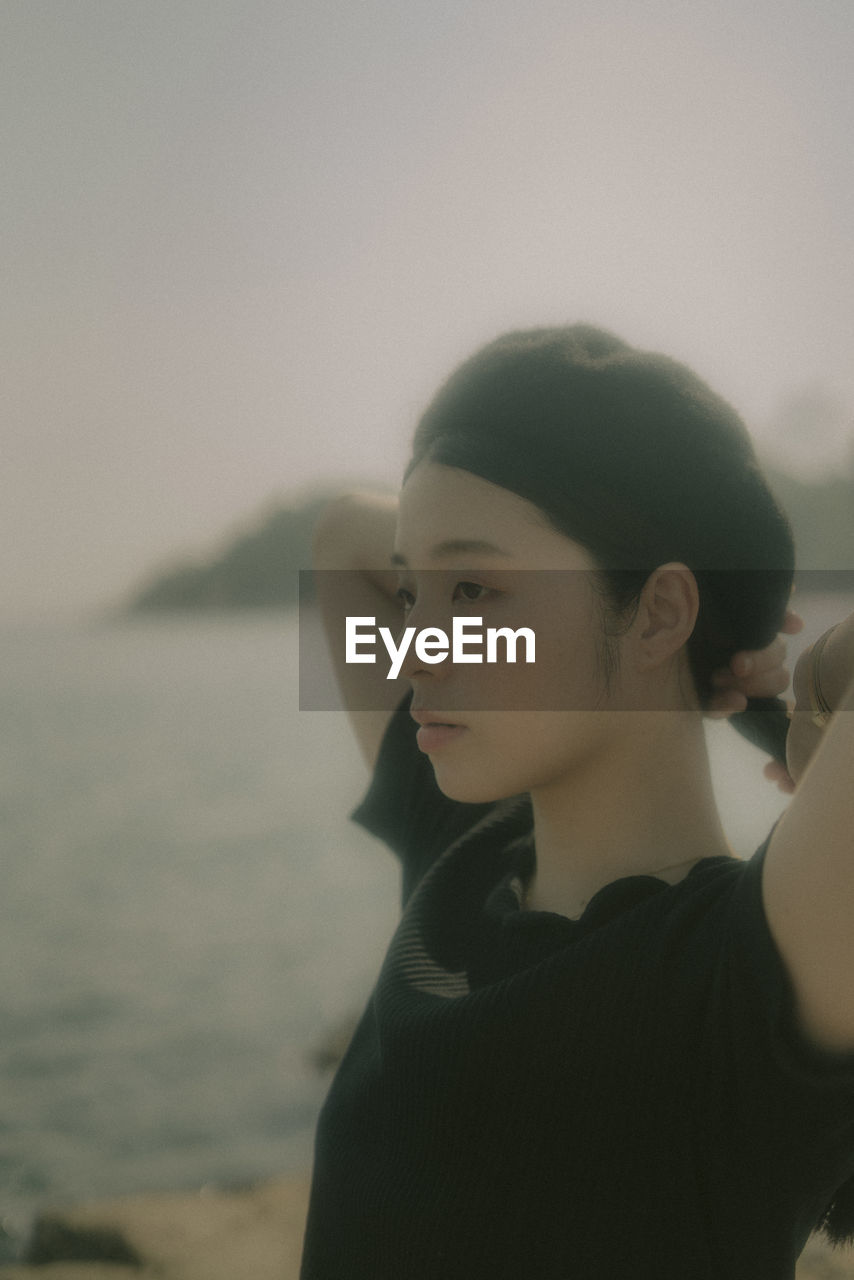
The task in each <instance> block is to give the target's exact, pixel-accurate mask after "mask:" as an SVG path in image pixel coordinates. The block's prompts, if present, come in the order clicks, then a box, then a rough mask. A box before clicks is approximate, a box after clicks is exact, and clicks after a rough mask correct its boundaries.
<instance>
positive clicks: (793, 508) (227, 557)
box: [128, 468, 854, 613]
mask: <svg viewBox="0 0 854 1280" xmlns="http://www.w3.org/2000/svg"><path fill="white" fill-rule="evenodd" d="M766 474H767V475H768V477H769V480H770V483H771V486H772V488H773V489H774V492H775V493H776V495H777V497H778V499H779V501H780V502H781V503H782V505H783V507H784V509H785V511H786V512H787V514H788V516H789V518H790V520H791V522H792V526H793V528H794V531H795V541H796V545H797V548H798V564H799V566H800V567H801V568H803V569H809V570H817V569H823V570H837V571H838V570H843V569H844V570H848V573H846V574H845V575H842V574H839V573H836V574H828V575H823V578H822V587H823V588H824V589H829V590H832V589H833V588H834V587H836V586H839V587H844V588H845V589H847V590H854V475H852V474H849V475H847V476H839V477H833V478H832V479H830V480H826V481H823V482H820V483H815V482H813V483H810V482H807V481H804V480H798V479H796V478H795V477H794V476H791V475H788V474H787V473H785V472H783V471H777V470H774V469H771V468H766ZM331 497H332V492H331V491H330V492H324V491H317V492H315V493H313V494H312V495H311V496H310V497H308V498H305V499H303V500H302V501H301V502H300V503H299V504H298V505H294V504H293V503H291V504H286V503H284V502H281V503H276V504H275V505H274V506H272V507H270V506H268V507H267V509H266V510H265V511H264V512H263V513H261V514H260V515H259V516H257V517H256V519H255V521H254V523H253V524H251V525H249V526H248V527H247V528H246V529H245V530H244V531H243V532H241V533H238V534H235V535H233V536H232V537H231V538H230V539H229V540H228V541H227V542H226V544H225V545H224V547H223V548H222V549H221V550H219V551H215V552H214V553H212V554H211V555H210V556H209V557H208V558H206V559H203V560H198V561H186V562H183V563H179V564H176V565H175V566H174V567H173V568H171V569H167V570H165V571H162V572H159V573H157V574H156V575H155V576H154V577H152V578H151V579H150V580H149V581H148V582H146V583H144V584H143V585H142V586H141V587H139V588H138V589H137V590H136V591H135V592H134V593H133V594H132V596H131V599H130V604H129V606H128V607H129V611H130V612H131V613H158V612H161V613H165V612H173V611H180V610H207V611H215V610H232V609H276V608H281V609H288V608H293V607H294V606H295V605H296V604H297V603H298V600H299V577H298V570H300V569H307V568H308V567H309V566H310V564H311V535H312V530H313V528H314V524H315V521H316V520H317V516H318V514H319V512H320V510H321V509H322V507H323V506H324V505H325V503H326V502H328V500H329V499H330V498H331ZM305 598H310V594H309V596H306V597H305Z"/></svg>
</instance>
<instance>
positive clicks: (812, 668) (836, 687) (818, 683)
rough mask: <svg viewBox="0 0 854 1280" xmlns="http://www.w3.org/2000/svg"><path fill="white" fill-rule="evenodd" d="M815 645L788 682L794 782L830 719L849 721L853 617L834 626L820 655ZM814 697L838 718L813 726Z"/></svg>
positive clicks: (853, 677)
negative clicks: (792, 700) (792, 698)
mask: <svg viewBox="0 0 854 1280" xmlns="http://www.w3.org/2000/svg"><path fill="white" fill-rule="evenodd" d="M819 644H820V641H817V642H816V644H815V645H812V646H811V647H810V648H809V649H807V650H806V651H805V652H804V653H803V654H802V655H801V657H800V659H799V660H798V664H797V666H796V668H795V673H794V679H793V682H792V687H793V692H794V695H795V705H794V710H793V714H792V724H791V728H790V730H789V744H788V754H789V772H790V773H791V775H792V777H793V778H794V779H795V781H798V780H799V779H800V777H801V776H802V775H803V773H804V771H805V769H806V767H807V765H808V764H809V763H810V761H811V760H812V758H813V757H814V755H815V753H816V752H817V751H818V749H819V747H820V746H822V744H823V742H824V739H825V737H826V735H827V733H828V732H829V730H830V728H831V726H832V724H833V722H834V720H837V719H840V718H842V719H844V720H848V719H850V716H849V714H848V713H849V712H850V710H851V709H852V698H854V615H851V617H849V618H846V619H844V620H843V621H842V622H840V623H838V624H837V626H836V627H834V629H833V630H832V631H831V632H830V634H829V635H828V636H827V640H826V642H825V643H824V644H823V646H821V650H820V652H819V651H818V646H819ZM816 659H817V660H816ZM817 696H818V697H819V698H820V699H821V700H822V701H823V703H824V704H826V706H827V707H828V708H829V709H830V710H831V711H832V712H834V713H836V712H839V713H840V715H839V716H837V715H836V714H834V715H832V716H831V717H830V722H829V723H827V722H825V723H824V724H820V723H816V720H815V712H816V710H817V708H818V705H819V704H818V702H817Z"/></svg>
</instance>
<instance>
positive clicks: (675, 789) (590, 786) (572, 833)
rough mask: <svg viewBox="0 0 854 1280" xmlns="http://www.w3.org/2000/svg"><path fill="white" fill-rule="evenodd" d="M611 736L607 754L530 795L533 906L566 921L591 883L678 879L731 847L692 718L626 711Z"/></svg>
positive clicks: (583, 899)
mask: <svg viewBox="0 0 854 1280" xmlns="http://www.w3.org/2000/svg"><path fill="white" fill-rule="evenodd" d="M612 714H613V713H612ZM614 738H615V735H612V736H611V741H610V743H609V746H608V749H607V750H606V751H603V752H602V753H600V754H599V755H598V756H595V755H594V756H591V757H589V758H587V759H585V760H584V761H583V762H582V763H581V764H580V765H579V766H578V767H577V768H575V769H574V770H573V771H572V772H571V773H570V774H567V775H564V776H562V777H560V778H557V779H555V780H554V781H552V782H550V783H548V784H547V785H545V786H543V787H538V788H536V789H535V790H534V791H532V792H531V803H532V807H533V813H534V843H535V848H536V858H537V870H536V874H535V877H534V880H533V881H532V883H531V885H530V886H529V890H528V897H527V905H528V907H529V909H531V910H536V911H554V912H557V913H558V914H560V915H566V916H569V917H570V918H574V917H576V916H578V915H580V914H581V912H582V911H583V910H584V907H585V905H586V904H587V902H588V901H589V900H590V898H591V897H592V896H593V894H594V893H596V891H597V890H598V889H601V888H603V887H604V885H606V884H610V883H611V882H612V881H614V880H618V879H620V878H622V877H623V876H631V875H658V876H659V877H660V878H661V879H663V880H666V881H668V882H669V883H676V882H677V881H678V880H680V879H682V877H683V876H685V875H687V874H688V872H689V871H690V869H691V867H692V866H693V865H694V864H695V863H696V862H698V861H699V860H700V859H701V858H707V857H715V856H721V855H730V856H731V854H732V850H731V849H730V847H729V845H728V843H727V840H726V836H725V834H724V831H723V828H722V826H721V822H720V817H719V815H718V812H717V807H716V805H715V801H714V795H713V792H712V782H711V774H710V769H709V759H708V753H707V750H706V742H705V735H704V733H703V726H702V720H701V717H700V716H699V715H696V714H692V713H690V712H683V713H678V712H677V713H674V712H672V711H666V712H631V713H628V716H627V717H626V718H625V719H624V723H623V724H621V726H620V733H619V735H616V741H615V740H614Z"/></svg>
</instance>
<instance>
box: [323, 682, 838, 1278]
mask: <svg viewBox="0 0 854 1280" xmlns="http://www.w3.org/2000/svg"><path fill="white" fill-rule="evenodd" d="M410 700H411V695H408V696H407V697H406V698H405V699H404V700H403V702H402V703H401V705H400V707H399V708H398V710H397V711H396V712H395V714H394V716H393V718H392V721H391V723H390V725H389V728H388V730H387V733H386V735H385V738H384V740H383V744H382V747H381V750H380V755H379V758H378V761H377V768H376V771H375V774H374V778H373V780H372V783H371V786H370V788H369V790H368V793H367V795H366V797H365V800H364V801H363V802H362V804H361V805H360V806H359V807H358V809H357V810H356V811H355V812H354V814H353V817H354V818H355V819H356V820H357V821H359V822H360V823H362V824H363V825H364V826H366V827H367V828H368V829H369V830H371V831H373V832H374V833H375V834H377V835H379V836H380V837H382V838H383V839H385V840H386V841H387V842H388V843H389V844H390V845H391V847H392V848H393V849H395V851H396V852H397V853H398V854H399V856H400V857H401V859H402V862H403V868H404V885H405V907H404V912H403V916H402V919H401V922H400V926H399V928H398V930H397V932H396V934H395V936H394V938H393V940H392V942H391V945H390V947H389V951H388V954H387V957H386V960H385V963H384V965H383V968H382V970H381V972H380V975H379V979H378V981H377V985H376V988H375V990H374V993H373V995H372V997H371V1000H370V1001H369V1004H368V1007H367V1009H366V1010H365V1013H364V1016H363V1018H362V1020H361V1022H360V1024H359V1027H358V1029H357V1031H356V1033H355V1036H354V1038H353V1042H352V1044H351V1046H350V1049H349V1051H348V1053H347V1055H346V1057H345V1059H344V1061H343V1062H342V1064H341V1066H340V1068H339V1070H338V1073H337V1075H336V1077H335V1080H334V1081H333V1084H332V1087H331V1090H330V1093H329V1097H328V1099H327V1101H326V1104H325V1107H324V1110H323V1113H322V1115H321V1118H320V1122H319V1126H318V1132H317V1141H316V1153H315V1170H314V1180H313V1186H312V1197H311V1206H310V1211H309V1220H308V1227H307V1233H306V1245H305V1254H304V1259H303V1268H302V1273H301V1275H302V1280H480V1277H483V1280H587V1278H588V1277H589V1278H593V1277H596V1278H597V1280H598V1278H600V1277H601V1278H602V1280H606V1278H607V1280H618V1278H620V1280H622V1277H627V1278H628V1277H631V1278H632V1280H641V1278H643V1277H649V1278H650V1280H652V1278H653V1277H654V1278H655V1280H671V1278H672V1280H706V1278H708V1280H712V1277H714V1278H715V1280H723V1278H726V1280H741V1278H742V1277H743V1280H782V1278H784V1277H791V1276H793V1275H794V1264H795V1258H796V1257H797V1255H798V1253H799V1252H800V1250H801V1248H802V1247H803V1244H804V1242H805V1240H806V1237H807V1235H808V1234H809V1232H810V1231H811V1229H812V1228H813V1227H814V1226H815V1225H816V1223H817V1222H818V1220H819V1219H820V1218H821V1216H822V1215H823V1213H824V1212H825V1210H826V1209H827V1207H828V1205H829V1204H830V1203H831V1201H832V1200H833V1199H834V1195H835V1193H836V1191H837V1188H839V1187H840V1185H841V1184H842V1183H844V1182H845V1180H846V1179H848V1178H849V1177H851V1176H852V1175H854V1056H848V1055H844V1056H843V1055H830V1054H826V1053H822V1052H819V1051H817V1050H815V1049H813V1048H811V1047H810V1046H809V1045H807V1044H806V1043H805V1042H804V1041H803V1040H802V1039H801V1037H800V1036H799V1034H798V1031H797V1029H796V1027H795V1024H794V1020H793V1013H792V996H791V990H790V986H789V983H788V979H787V977H786V974H785V971H784V969H783V966H782V963H781V960H780V957H779V955H778V953H777V950H776V947H775V945H774V942H773V940H772V938H771V936H770V933H769V931H768V926H767V923H766V919H765V914H764V910H763V906H762V896H761V873H762V862H763V857H764V852H765V847H766V846H765V845H763V846H762V847H761V848H760V850H759V851H758V852H757V853H756V854H755V855H754V857H753V858H752V859H751V860H750V861H747V862H742V861H740V860H738V859H735V858H726V857H722V858H708V859H704V860H703V861H701V862H699V863H698V864H697V865H696V866H695V867H694V868H693V869H692V870H691V872H690V874H689V875H688V876H687V877H686V878H685V879H684V880H682V881H681V882H680V883H679V884H676V885H668V884H666V883H665V882H664V881H662V880H658V879H655V878H653V877H650V876H630V877H627V878H624V879H621V880H618V881H616V882H615V883H613V884H610V885H608V886H606V887H605V888H603V889H602V890H600V891H599V893H597V894H596V895H595V896H594V897H593V898H592V899H591V901H590V902H589V904H588V906H587V908H586V910H585V912H584V914H583V915H582V917H581V918H580V919H579V920H577V921H571V920H568V919H566V918H565V917H563V916H559V915H553V914H550V913H545V912H525V911H523V910H521V909H520V893H521V887H522V885H523V884H524V882H525V880H526V878H528V877H530V875H531V872H532V870H533V868H534V850H533V842H532V836H531V826H532V816H531V807H530V802H529V800H528V799H527V797H517V798H516V799H514V800H508V801H502V802H499V803H497V804H494V805H477V806H474V805H462V804H459V803H457V802H455V801H451V800H448V799H447V798H446V797H445V796H443V795H442V793H441V792H440V791H439V789H438V787H437V786H436V783H435V779H434V777H433V770H432V766H431V765H430V763H429V760H427V758H426V757H425V756H423V755H422V754H421V753H420V752H418V750H417V747H416V745H415V740H414V735H415V724H414V722H413V721H412V720H411V718H410V717H409V714H408V709H409V702H410ZM766 844H767V842H766ZM686 852H688V851H686Z"/></svg>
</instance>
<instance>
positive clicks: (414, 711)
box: [409, 707, 465, 729]
mask: <svg viewBox="0 0 854 1280" xmlns="http://www.w3.org/2000/svg"><path fill="white" fill-rule="evenodd" d="M409 714H410V715H411V716H412V719H413V720H414V721H415V723H416V724H420V725H428V724H438V725H443V726H445V727H450V728H452V729H464V728H465V725H462V724H460V722H459V720H449V719H448V718H447V717H446V716H443V715H442V713H441V712H440V711H426V710H422V708H421V707H410V709H409Z"/></svg>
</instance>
